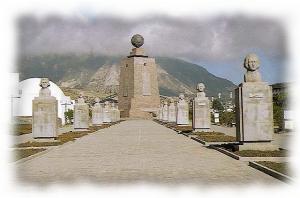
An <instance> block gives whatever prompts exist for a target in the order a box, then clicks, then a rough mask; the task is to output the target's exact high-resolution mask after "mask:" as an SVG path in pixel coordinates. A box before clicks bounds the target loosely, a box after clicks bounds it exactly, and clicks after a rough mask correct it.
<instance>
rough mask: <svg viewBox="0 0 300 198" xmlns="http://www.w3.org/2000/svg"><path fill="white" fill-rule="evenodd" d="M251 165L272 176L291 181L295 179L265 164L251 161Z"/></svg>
mask: <svg viewBox="0 0 300 198" xmlns="http://www.w3.org/2000/svg"><path fill="white" fill-rule="evenodd" d="M249 166H250V167H252V168H255V169H256V170H259V171H261V172H264V173H266V174H268V175H270V176H272V177H274V178H276V179H279V180H281V181H283V182H287V183H291V182H293V181H294V180H293V179H292V178H291V177H289V176H287V175H285V174H282V173H280V172H277V171H275V170H273V169H270V168H268V167H266V166H263V165H261V164H259V163H256V162H249Z"/></svg>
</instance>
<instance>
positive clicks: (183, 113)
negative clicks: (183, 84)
mask: <svg viewBox="0 0 300 198" xmlns="http://www.w3.org/2000/svg"><path fill="white" fill-rule="evenodd" d="M176 124H177V125H188V124H189V105H188V103H187V102H186V101H185V100H179V102H178V103H177V118H176Z"/></svg>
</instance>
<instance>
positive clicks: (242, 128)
mask: <svg viewBox="0 0 300 198" xmlns="http://www.w3.org/2000/svg"><path fill="white" fill-rule="evenodd" d="M244 67H245V69H246V70H247V71H246V74H245V75H244V82H242V83H241V84H240V85H239V87H238V88H237V89H236V90H235V91H236V93H235V95H236V98H235V101H236V112H237V113H236V123H237V127H236V137H237V141H239V142H240V143H241V144H242V145H240V146H239V149H249V148H252V147H254V145H255V146H257V147H260V149H265V148H267V147H268V146H269V145H271V144H267V143H270V142H271V141H272V140H273V133H274V129H273V103H272V88H271V87H270V86H269V85H268V84H267V83H266V82H264V81H262V78H261V75H260V73H259V71H258V69H259V67H260V61H259V59H258V57H257V56H256V55H255V54H248V55H247V56H246V57H245V59H244ZM260 145H262V146H260ZM267 145H268V146H267Z"/></svg>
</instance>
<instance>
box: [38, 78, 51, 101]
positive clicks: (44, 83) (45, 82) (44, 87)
mask: <svg viewBox="0 0 300 198" xmlns="http://www.w3.org/2000/svg"><path fill="white" fill-rule="evenodd" d="M49 86H50V83H49V79H48V78H41V81H40V87H41V90H40V92H39V96H41V97H47V96H51V91H50V89H49V88H48V87H49Z"/></svg>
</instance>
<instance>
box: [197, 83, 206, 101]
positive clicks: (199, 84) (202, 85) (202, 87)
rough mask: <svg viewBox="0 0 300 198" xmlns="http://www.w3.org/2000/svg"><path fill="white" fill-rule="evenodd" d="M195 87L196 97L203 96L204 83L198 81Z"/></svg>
mask: <svg viewBox="0 0 300 198" xmlns="http://www.w3.org/2000/svg"><path fill="white" fill-rule="evenodd" d="M196 89H197V90H198V91H199V92H198V93H197V98H198V97H199V98H202V97H205V92H204V89H205V85H204V84H203V83H198V84H197V87H196Z"/></svg>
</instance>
